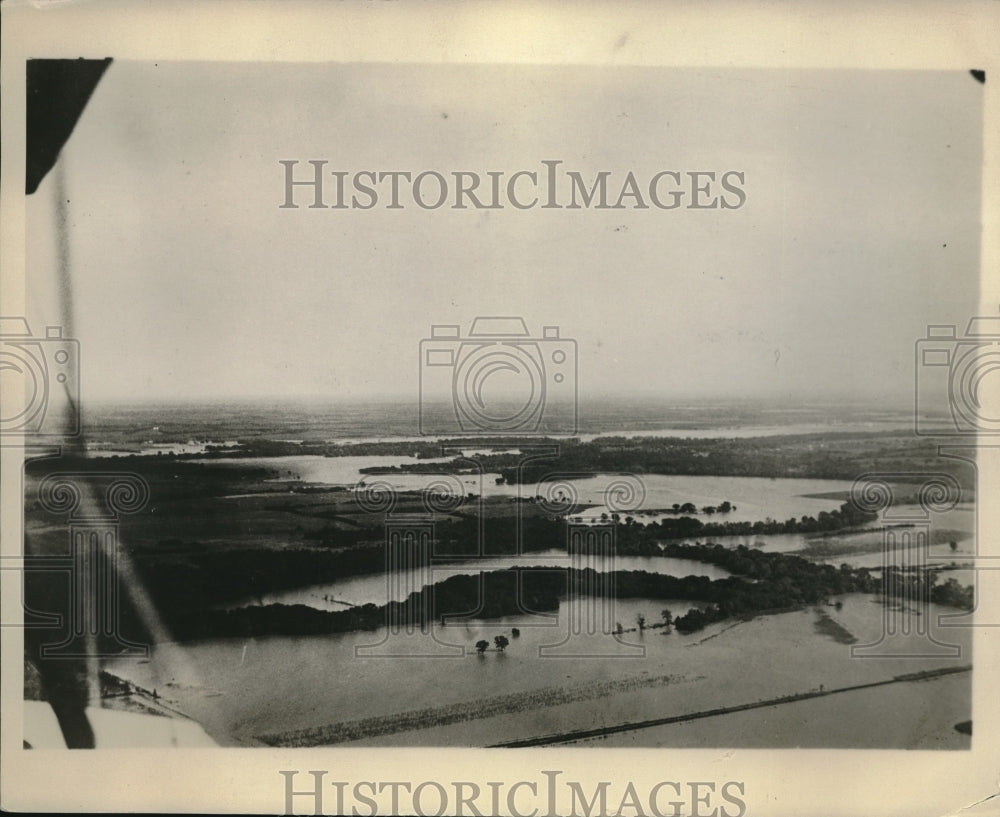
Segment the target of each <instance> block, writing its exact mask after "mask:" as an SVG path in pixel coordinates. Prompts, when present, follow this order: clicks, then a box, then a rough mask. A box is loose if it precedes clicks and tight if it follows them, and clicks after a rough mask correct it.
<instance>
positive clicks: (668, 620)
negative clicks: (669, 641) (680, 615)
mask: <svg viewBox="0 0 1000 817" xmlns="http://www.w3.org/2000/svg"><path fill="white" fill-rule="evenodd" d="M660 615H661V616H662V617H663V626H664V627H665V628H666V629H665V632H668V633H669V632H670V627H671V625H672V624H673V623H674V614H673V613H671V612H670V610H669V609H667V608H664V609H663V612H662V613H660Z"/></svg>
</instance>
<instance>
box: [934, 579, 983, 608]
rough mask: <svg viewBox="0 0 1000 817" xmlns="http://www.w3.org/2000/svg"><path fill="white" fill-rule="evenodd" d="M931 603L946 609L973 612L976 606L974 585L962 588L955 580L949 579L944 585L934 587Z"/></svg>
mask: <svg viewBox="0 0 1000 817" xmlns="http://www.w3.org/2000/svg"><path fill="white" fill-rule="evenodd" d="M931 601H932V602H934V603H935V604H942V605H944V606H946V607H958V608H959V609H961V610H971V609H972V608H973V607H975V605H976V600H975V591H974V590H973V588H972V585H969V586H968V587H962V585H960V584H959V583H958V582H957V581H956V580H955V579H948V581H946V582H945V583H944V584H937V585H935V586H934V587H932V588H931Z"/></svg>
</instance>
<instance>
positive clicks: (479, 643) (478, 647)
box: [476, 638, 490, 653]
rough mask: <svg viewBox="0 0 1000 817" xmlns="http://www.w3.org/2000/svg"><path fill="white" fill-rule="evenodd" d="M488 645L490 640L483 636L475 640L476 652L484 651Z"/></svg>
mask: <svg viewBox="0 0 1000 817" xmlns="http://www.w3.org/2000/svg"><path fill="white" fill-rule="evenodd" d="M489 646H490V642H489V641H487V640H486V639H485V638H482V639H480V640H479V641H477V642H476V652H480V653H482V652H486V650H487V648H488V647H489Z"/></svg>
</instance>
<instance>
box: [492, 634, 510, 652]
mask: <svg viewBox="0 0 1000 817" xmlns="http://www.w3.org/2000/svg"><path fill="white" fill-rule="evenodd" d="M493 643H494V644H496V645H497V649H498V650H499V651H500V652H503V651H504V649H505V648H506V647H507V645H508V644H510V642H509V641H508V640H507V636H504V635H498V636H497V637H496V638H494V639H493Z"/></svg>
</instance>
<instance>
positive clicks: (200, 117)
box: [28, 62, 982, 403]
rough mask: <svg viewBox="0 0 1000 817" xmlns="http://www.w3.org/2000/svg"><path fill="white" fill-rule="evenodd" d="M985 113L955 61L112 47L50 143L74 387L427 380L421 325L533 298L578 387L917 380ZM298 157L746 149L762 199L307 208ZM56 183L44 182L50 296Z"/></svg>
mask: <svg viewBox="0 0 1000 817" xmlns="http://www.w3.org/2000/svg"><path fill="white" fill-rule="evenodd" d="M981 116H982V86H981V85H979V84H978V83H977V82H975V81H974V80H973V79H972V78H971V77H970V76H969V75H968V73H966V72H948V73H930V72H882V71H878V72H876V71H868V72H843V71H794V72H786V71H779V70H756V71H754V70H732V69H718V70H690V69H683V70H678V69H668V68H663V69H654V68H610V69H608V68H601V69H596V68H594V69H591V68H586V67H552V66H546V67H523V66H488V65H461V66H458V65H451V66H435V65H404V66H391V65H335V64H328V65H322V64H318V65H317V64H311V65H293V64H284V65H264V64H227V63H217V64H205V63H159V64H153V63H128V62H116V63H114V64H113V65H112V66H111V67H110V68H109V70H108V71H107V73H106V75H105V76H104V78H103V80H102V81H101V84H100V85H99V86H98V88H97V91H96V92H95V94H94V96H93V98H92V99H91V101H90V104H89V106H88V107H87V109H86V111H85V113H84V115H83V118H82V119H81V121H80V123H79V125H78V127H77V129H76V132H75V133H74V134H73V137H72V138H71V140H70V142H69V144H68V146H67V148H66V149H65V150H64V151H63V155H62V157H61V159H60V162H61V163H62V165H63V171H64V173H65V180H66V181H65V185H66V187H65V189H66V198H67V199H68V200H69V202H70V203H69V205H68V208H69V213H70V216H71V228H70V235H69V240H70V257H71V274H72V277H73V279H74V281H75V282H76V285H75V292H74V298H75V314H76V323H75V326H74V330H75V334H76V336H77V337H78V338H79V339H80V341H81V345H82V357H83V364H82V370H83V376H82V382H83V394H84V397H85V398H88V397H89V398H111V399H122V398H129V397H131V398H151V399H163V398H168V397H173V398H198V397H213V398H220V397H228V396H242V395H257V394H259V395H275V396H279V395H281V396H296V395H324V396H325V395H329V396H331V397H336V396H343V397H365V396H369V395H376V394H395V395H400V396H403V397H407V396H413V395H415V394H416V389H417V374H418V354H417V350H418V344H419V342H420V340H421V339H422V338H424V337H426V336H427V335H428V333H429V329H430V325H431V324H432V323H458V324H462V325H463V331H464V330H466V329H467V328H468V324H469V322H470V321H471V320H472V318H474V317H475V316H477V315H522V316H523V317H524V318H525V319H526V320H527V322H528V325H529V328H530V329H531V330H532V331H533V332H534V333H540V331H541V327H542V325H543V324H544V325H553V324H554V325H558V326H560V327H561V330H562V333H563V335H564V336H566V337H571V338H575V339H576V340H577V341H578V344H579V380H580V390H581V393H582V394H584V395H588V394H603V393H615V392H637V393H655V394H662V395H664V396H665V397H666V398H668V399H670V398H674V399H682V398H688V397H698V396H706V395H713V396H715V395H725V396H729V397H734V398H739V397H741V396H748V397H751V396H752V397H769V396H780V395H791V396H793V397H796V398H802V399H809V398H815V397H817V396H822V395H825V394H834V395H847V396H858V397H864V398H868V397H885V398H889V399H899V400H900V402H901V403H902V402H904V401H905V400H906V399H907V398H908V397H909V395H911V394H912V388H913V347H914V342H915V340H916V339H917V338H919V337H921V336H923V334H924V332H925V328H926V324H928V323H949V322H963V323H964V321H965V320H966V318H967V317H968V316H969V314H970V313H973V312H975V310H976V306H977V294H978V288H977V281H978V263H979V262H978V259H979V239H980V217H979V210H980V175H981V141H982V120H981ZM282 159H298V160H300V161H302V162H305V161H307V160H309V159H326V160H328V161H329V165H328V166H327V169H328V170H333V169H337V170H344V171H348V172H350V173H354V172H356V171H359V170H374V171H394V170H405V171H411V172H413V173H417V172H420V171H422V170H436V171H438V172H440V173H442V174H446V175H447V174H449V173H450V172H452V171H458V170H462V171H475V172H478V173H480V174H483V175H484V178H485V173H486V172H487V171H491V170H494V171H505V172H507V173H512V172H514V171H517V170H522V169H525V170H536V171H540V170H542V167H541V165H540V162H541V160H543V159H558V160H561V161H562V162H563V163H564V164H563V166H562V169H566V170H576V171H579V172H580V173H582V174H583V177H584V178H585V179H587V180H588V181H589V180H590V179H592V177H593V176H594V174H596V173H597V172H598V171H602V170H607V171H611V181H610V184H609V187H610V188H611V189H612V190H614V191H615V195H616V194H617V190H618V186H617V185H620V184H621V181H622V180H623V179H624V177H625V174H627V173H628V171H630V170H632V171H634V172H635V174H636V176H637V177H639V179H640V184H642V183H644V180H647V179H648V178H649V177H650V176H652V175H653V174H654V173H656V172H658V171H661V170H673V171H680V172H682V173H683V172H686V171H703V170H711V171H716V172H718V173H721V172H724V171H727V170H737V171H741V172H743V173H744V174H745V183H744V185H743V189H744V190H745V192H746V196H747V199H746V203H745V205H744V206H743V207H741V208H739V209H736V210H688V209H677V210H659V209H655V208H654V209H649V210H634V209H625V210H603V211H602V210H594V209H582V210H565V209H564V210H540V209H537V208H536V209H531V210H526V211H523V212H522V211H518V210H515V209H512V208H509V207H508V208H507V209H503V210H475V209H468V210H452V209H449V208H447V207H442V208H441V209H436V210H427V211H425V210H421V209H419V208H417V207H415V206H412V205H408V206H407V207H405V208H404V209H402V210H387V209H385V208H383V207H381V206H379V207H377V208H375V209H372V210H368V211H363V210H350V209H349V210H334V209H325V210H314V209H307V208H302V209H297V210H288V209H280V208H279V205H280V204H281V203H282V201H283V199H284V187H283V178H284V176H283V174H284V169H283V167H282V166H281V165H280V164H279V160H282ZM307 170H308V166H305V165H303V166H301V167H300V168H299V172H300V174H304V173H305V172H306V171H307ZM54 179H55V174H50V175H49V177H48V178H47V179H46V181H45V182H44V183H43V185H42V187H41V188H40V189H39V191H38V193H36V194H35V195H34V196H32V197H31V199H30V200H29V205H28V207H29V209H28V229H29V255H28V261H29V275H30V277H31V280H32V285H33V286H34V287H35V289H36V298H35V312H34V313H33V314H42V312H41V310H40V307H39V305H40V304H41V303H42V302H43V301H44V294H45V292H46V288H47V286H48V284H47V282H48V281H49V280H50V279H51V278H52V277H53V274H54V273H53V271H54V269H55V265H56V260H55V259H56V252H55V243H56V242H55V239H54V233H53V227H52V225H53V223H54V212H53V196H54V195H55V190H54V186H55V182H54ZM331 180H332V177H331ZM616 183H617V184H616ZM485 184H486V182H484V185H485ZM383 189H385V188H383ZM429 189H431V190H433V188H429ZM300 196H301V199H300V200H301V201H302V202H303V203H306V201H307V196H306V194H305V193H303V194H300ZM404 200H406V201H408V200H409V199H408V196H404ZM36 320H37V319H36Z"/></svg>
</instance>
